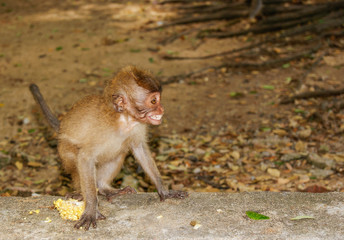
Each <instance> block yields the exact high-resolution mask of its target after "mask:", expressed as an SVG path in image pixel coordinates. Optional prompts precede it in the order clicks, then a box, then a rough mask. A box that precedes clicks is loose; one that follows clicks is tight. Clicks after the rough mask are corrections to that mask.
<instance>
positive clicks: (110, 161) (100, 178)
mask: <svg viewBox="0 0 344 240" xmlns="http://www.w3.org/2000/svg"><path fill="white" fill-rule="evenodd" d="M30 91H31V92H32V94H33V96H34V98H35V100H36V101H37V102H38V104H39V105H40V106H41V108H42V111H43V113H44V115H45V116H46V118H47V120H48V122H49V124H50V125H51V126H52V127H53V128H54V129H55V131H57V133H58V152H59V155H60V158H61V159H62V165H63V167H64V169H65V170H66V172H67V173H70V174H71V175H72V180H73V184H74V187H75V189H76V191H77V192H80V191H81V194H82V196H81V197H82V199H83V200H84V201H85V204H86V206H85V211H84V213H83V214H82V216H81V217H80V219H79V221H78V222H77V223H76V224H75V226H74V227H75V228H80V227H84V228H85V229H86V230H88V229H89V227H90V225H91V224H92V226H93V227H96V226H97V223H96V221H97V220H98V219H105V217H104V216H103V215H102V214H101V213H100V212H99V210H98V197H97V191H98V193H99V194H101V195H104V196H106V197H107V198H108V199H111V198H112V197H115V196H117V195H120V194H125V193H132V192H135V190H134V189H131V188H129V187H126V188H124V189H121V190H118V189H114V188H113V187H111V182H112V181H113V179H114V178H115V176H116V175H117V174H118V173H119V171H120V170H121V167H122V165H123V161H124V158H125V156H126V155H127V154H128V152H129V151H131V152H132V154H133V155H134V157H135V158H136V160H137V161H138V162H139V163H140V165H141V166H142V168H143V170H144V171H145V173H146V174H147V175H148V176H149V177H150V179H151V181H152V182H153V183H154V185H155V186H156V188H157V191H158V194H159V196H160V200H161V201H164V200H165V199H167V198H180V199H183V198H185V197H187V196H188V194H187V193H186V192H182V191H172V190H170V191H169V190H167V189H166V188H165V187H164V186H163V183H162V179H161V176H160V173H159V170H158V168H157V166H156V164H155V162H154V160H153V158H152V156H151V153H150V150H149V147H148V145H147V139H146V138H147V136H146V125H147V124H152V125H159V124H160V123H161V119H162V116H163V114H164V108H163V107H162V105H161V103H160V100H161V91H162V88H161V84H160V82H159V81H158V80H156V79H155V78H154V77H153V76H152V75H151V74H150V73H148V72H146V71H144V70H140V69H138V68H136V67H133V66H128V67H125V68H123V69H122V70H120V71H119V72H118V74H117V75H116V76H115V78H114V79H113V80H111V81H109V82H108V83H107V85H106V87H105V89H104V92H103V94H102V95H100V96H97V95H91V96H87V97H85V98H83V99H81V100H80V101H78V102H77V103H75V104H74V105H73V107H72V108H71V110H70V111H69V112H67V114H66V115H65V116H64V117H63V119H62V121H61V122H59V120H58V119H57V118H56V116H54V114H53V113H52V112H51V110H50V109H49V107H48V106H47V104H46V102H45V101H44V99H43V97H42V95H41V93H40V91H39V88H38V87H37V85H35V84H31V85H30Z"/></svg>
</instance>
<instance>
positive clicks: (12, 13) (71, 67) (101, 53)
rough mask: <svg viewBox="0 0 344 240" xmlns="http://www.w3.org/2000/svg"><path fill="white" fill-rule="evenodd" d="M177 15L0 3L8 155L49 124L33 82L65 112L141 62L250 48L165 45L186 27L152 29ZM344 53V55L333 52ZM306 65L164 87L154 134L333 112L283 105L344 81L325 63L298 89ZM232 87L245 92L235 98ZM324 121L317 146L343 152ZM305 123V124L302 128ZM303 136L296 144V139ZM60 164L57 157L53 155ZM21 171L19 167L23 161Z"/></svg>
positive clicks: (169, 67)
mask: <svg viewBox="0 0 344 240" xmlns="http://www.w3.org/2000/svg"><path fill="white" fill-rule="evenodd" d="M170 15H173V13H171V12H168V11H163V10H162V9H161V7H159V6H157V5H155V4H154V1H153V2H150V1H130V2H129V1H110V0H109V1H98V0H97V1H85V0H67V1H51V0H44V1H43V0H29V1H10V0H2V1H0V36H1V37H0V119H1V124H0V147H1V149H3V150H6V151H8V144H9V143H11V141H12V144H14V143H13V142H17V143H18V142H20V141H21V140H23V138H25V137H27V136H30V133H33V132H34V131H36V132H35V134H37V132H39V131H40V130H42V129H44V126H46V123H45V122H44V120H43V119H42V117H41V116H40V115H38V114H37V113H38V112H39V111H38V108H37V106H36V104H35V102H34V100H33V98H32V96H31V95H30V92H29V90H28V86H29V84H30V83H36V84H37V85H38V86H39V87H40V88H41V91H42V93H43V94H44V96H45V98H46V101H47V102H48V104H49V105H50V106H51V108H52V109H53V111H54V112H55V113H57V114H59V115H63V113H64V112H66V111H67V110H68V108H69V107H70V106H71V105H72V104H73V103H74V102H75V101H76V100H78V99H80V98H81V97H83V96H86V95H88V94H94V93H101V91H102V89H103V86H104V82H105V81H106V80H107V79H110V78H111V77H112V76H113V75H114V74H115V73H116V71H118V70H119V69H120V68H121V67H123V66H126V65H129V64H132V65H136V66H139V67H142V68H145V69H148V70H150V71H151V72H152V73H154V74H155V75H157V76H158V77H160V78H162V79H164V78H166V77H169V76H172V75H178V74H185V73H188V72H190V71H193V70H195V69H200V68H204V67H207V66H212V65H215V64H217V63H221V60H222V59H221V58H213V59H208V60H186V61H166V60H163V59H161V57H160V56H161V55H162V54H168V53H171V52H172V53H176V54H181V55H183V56H202V55H206V54H211V53H218V52H221V51H225V50H230V49H234V48H238V47H240V46H242V45H243V44H244V43H243V41H242V39H241V38H231V39H220V40H219V39H205V40H199V39H196V38H193V37H187V38H180V39H178V40H176V41H175V42H173V43H172V44H168V45H166V46H163V45H159V44H158V41H159V40H160V39H162V38H163V37H166V36H168V35H170V34H172V33H174V32H177V31H181V30H185V28H186V27H185V26H181V27H173V28H167V29H164V30H156V31H145V27H147V26H156V25H157V23H159V22H160V21H164V19H165V18H166V17H168V16H170ZM195 26H197V24H195V25H190V26H188V28H192V27H195ZM340 54H343V53H342V52H333V51H331V52H330V53H329V55H330V56H338V55H340ZM303 71H304V69H303V68H302V62H301V63H300V62H295V63H293V64H292V66H291V67H290V68H287V69H286V68H276V69H272V70H267V71H245V70H235V69H221V70H220V71H213V72H207V73H206V74H203V75H199V76H195V77H193V79H191V83H192V84H187V83H186V80H187V79H180V81H179V82H177V83H172V84H167V85H165V86H164V89H163V105H164V107H165V112H166V114H165V116H164V122H163V124H162V125H161V126H158V127H154V128H152V130H151V132H152V133H153V135H155V136H165V137H168V136H172V135H173V136H175V135H178V134H179V135H180V136H189V137H190V136H193V137H195V136H198V135H206V134H213V135H216V134H217V133H221V132H223V131H225V130H228V129H234V130H233V131H235V132H236V136H237V135H240V134H244V133H257V132H259V131H262V132H264V131H265V130H267V131H268V132H269V131H270V130H273V129H275V128H278V127H280V128H283V126H287V125H290V122H291V119H294V118H295V117H296V118H297V115H299V114H300V110H297V109H299V108H300V106H301V109H302V111H303V112H304V111H306V112H311V111H313V110H314V111H318V110H319V109H321V107H323V108H328V107H327V106H328V105H331V102H332V100H331V101H330V100H325V103H322V102H321V101H318V100H314V101H308V102H301V105H299V106H295V105H294V104H289V105H278V104H277V103H278V100H279V97H280V95H287V94H290V93H293V92H294V91H295V89H296V90H299V89H300V88H301V89H302V86H303V87H304V88H309V86H316V87H318V88H329V89H335V88H338V87H340V86H343V76H344V68H343V67H333V66H331V65H328V64H325V63H323V64H321V65H320V66H319V67H318V68H317V69H315V70H314V71H313V72H312V73H311V74H310V76H309V77H307V78H306V80H305V81H306V82H304V83H302V84H301V86H300V87H299V88H293V87H292V84H289V83H288V82H287V81H286V79H287V78H288V77H293V76H297V75H298V74H301V73H302V72H303ZM188 82H189V83H190V79H188ZM266 85H269V86H271V85H273V86H274V89H273V90H271V89H268V88H264V87H263V86H266ZM233 92H236V93H241V94H242V95H243V96H242V97H235V98H234V97H233V94H231V93H233ZM337 100H338V101H339V100H342V98H341V97H338V98H337ZM337 100H335V101H337ZM326 101H330V103H329V102H326ZM318 104H323V105H318ZM319 111H320V110H319ZM337 114H339V115H340V116H339V117H338V116H337V115H336V116H337V118H336V119H337V120H336V121H337V123H336V126H338V127H339V128H341V126H342V127H343V126H344V123H343V120H344V117H343V116H344V114H343V112H342V111H341V112H337ZM340 117H343V118H342V120H340ZM330 119H331V118H330ZM338 119H339V120H338ZM338 121H339V122H338ZM281 126H282V127H281ZM316 126H317V127H318V129H317V127H316V128H314V127H313V126H312V133H313V134H315V135H316V136H318V135H317V134H319V136H322V138H319V140H318V142H322V143H323V144H326V146H328V148H329V149H327V150H328V151H327V152H332V153H338V152H339V153H340V152H343V151H344V147H343V146H342V143H343V137H342V132H340V131H339V135H338V132H337V133H336V134H332V135H331V137H332V136H334V137H335V138H334V139H332V138H331V137H329V138H327V136H330V135H326V134H328V129H327V128H322V127H321V126H320V125H316ZM297 127H298V126H297ZM303 128H306V127H304V126H303V125H302V127H301V130H302V129H303ZM37 129H38V130H37ZM306 129H307V128H306ZM343 129H344V127H343ZM42 131H43V130H42ZM18 134H19V135H18ZM324 134H325V135H324ZM282 135H283V134H282ZM315 135H314V136H315ZM18 136H19V137H18ZM324 136H325V137H324ZM307 137H309V136H307ZM291 138H292V139H293V137H291ZM18 139H19V140H18ZM294 140H295V141H297V139H295V137H294ZM40 141H41V144H46V143H44V142H45V141H44V140H40ZM338 141H341V142H338ZM309 142H313V143H312V144H313V145H312V144H311V145H310V146H311V148H312V149H316V148H318V147H319V146H320V145H321V143H319V144H318V142H317V141H316V140H314V139H312V140H309ZM314 142H315V143H314ZM44 146H45V150H39V151H44V153H42V152H41V153H40V154H41V155H44V154H50V153H54V151H55V150H54V149H50V148H49V147H47V145H44ZM32 147H33V148H36V147H37V145H34V146H32ZM35 151H36V153H37V152H38V150H35ZM35 151H33V152H35ZM55 154H56V152H55ZM54 160H56V158H55V157H53V159H50V160H47V161H54ZM16 167H17V168H18V169H20V164H19V166H18V165H16ZM14 168H15V167H14V166H13V168H11V169H12V170H13V169H14ZM54 169H55V170H56V166H55V168H54ZM37 171H38V170H37ZM3 176H5V175H3ZM40 178H41V179H43V178H44V177H42V176H40ZM4 179H5V180H7V178H4ZM184 185H186V183H184ZM336 189H337V190H340V189H341V187H339V188H336ZM47 192H49V191H47Z"/></svg>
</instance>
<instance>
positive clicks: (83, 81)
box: [79, 78, 87, 83]
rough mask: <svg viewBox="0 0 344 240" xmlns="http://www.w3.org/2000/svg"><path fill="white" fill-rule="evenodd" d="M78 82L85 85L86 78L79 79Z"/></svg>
mask: <svg viewBox="0 0 344 240" xmlns="http://www.w3.org/2000/svg"><path fill="white" fill-rule="evenodd" d="M79 82H81V83H85V82H87V79H86V78H81V79H80V80H79Z"/></svg>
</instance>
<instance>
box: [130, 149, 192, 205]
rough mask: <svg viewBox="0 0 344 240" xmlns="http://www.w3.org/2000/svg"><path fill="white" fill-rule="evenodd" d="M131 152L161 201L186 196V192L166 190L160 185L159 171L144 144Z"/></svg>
mask: <svg viewBox="0 0 344 240" xmlns="http://www.w3.org/2000/svg"><path fill="white" fill-rule="evenodd" d="M132 151H133V154H134V156H135V158H136V159H137V161H139V163H140V164H141V166H142V168H143V170H144V171H145V173H146V174H148V176H149V177H150V179H151V181H152V182H153V184H154V185H155V187H156V188H157V190H158V194H159V196H160V200H161V201H164V200H165V199H167V198H179V199H183V198H186V197H187V196H188V193H187V192H183V191H172V190H170V191H168V190H166V188H165V187H164V185H163V183H162V179H161V176H160V173H159V170H158V168H157V166H156V164H155V162H154V160H153V158H152V156H151V153H150V151H149V148H148V145H147V144H146V143H141V144H139V145H137V146H134V147H132Z"/></svg>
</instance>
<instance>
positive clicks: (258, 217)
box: [246, 211, 270, 220]
mask: <svg viewBox="0 0 344 240" xmlns="http://www.w3.org/2000/svg"><path fill="white" fill-rule="evenodd" d="M246 215H247V216H248V217H249V218H251V219H253V220H266V219H270V218H269V217H268V216H265V215H263V214H260V213H257V212H253V211H246Z"/></svg>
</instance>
